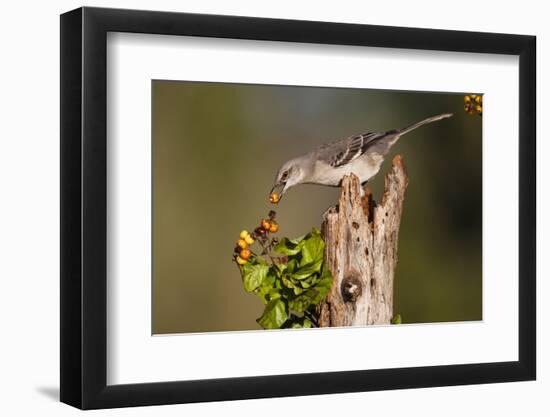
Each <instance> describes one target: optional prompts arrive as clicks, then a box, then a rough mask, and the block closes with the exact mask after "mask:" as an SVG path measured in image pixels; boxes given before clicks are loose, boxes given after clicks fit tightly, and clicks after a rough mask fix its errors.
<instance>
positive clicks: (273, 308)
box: [256, 299, 288, 329]
mask: <svg viewBox="0 0 550 417" xmlns="http://www.w3.org/2000/svg"><path fill="white" fill-rule="evenodd" d="M287 319H288V313H287V311H286V305H285V303H284V302H283V301H282V300H281V299H277V300H273V301H270V302H269V303H268V304H267V306H266V307H265V310H264V313H263V314H262V316H261V317H260V318H259V319H258V320H256V321H257V322H258V324H259V325H260V326H262V327H263V328H264V329H279V328H281V326H282V325H283V324H284V322H285V321H286V320H287Z"/></svg>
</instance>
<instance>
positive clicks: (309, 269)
mask: <svg viewBox="0 0 550 417" xmlns="http://www.w3.org/2000/svg"><path fill="white" fill-rule="evenodd" d="M322 266H323V259H322V258H321V259H319V260H317V261H316V262H312V263H308V264H305V265H303V266H301V267H300V268H298V269H297V270H295V271H293V272H292V274H291V276H292V278H294V279H305V278H309V277H310V276H311V275H313V274H315V273H317V272H319V271H320V270H321V267H322Z"/></svg>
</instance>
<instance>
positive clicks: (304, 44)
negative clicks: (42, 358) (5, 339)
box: [61, 8, 536, 409]
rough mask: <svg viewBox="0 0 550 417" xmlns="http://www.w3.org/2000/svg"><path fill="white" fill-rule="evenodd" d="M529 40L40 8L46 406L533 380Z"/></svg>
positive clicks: (531, 57) (532, 125)
mask: <svg viewBox="0 0 550 417" xmlns="http://www.w3.org/2000/svg"><path fill="white" fill-rule="evenodd" d="M535 103H536V99H535V38H534V37H532V36H524V35H508V34H491V33H474V32H458V31H446V30H429V29H414V28H397V27H383V26H370V25H355V24H339V23H326V22H310V21H292V20H276V19H263V18H250V17H234V16H214V15H197V14H184V13H168V12H151V11H135V10H115V9H98V8H81V9H77V10H74V11H71V12H68V13H66V14H63V15H62V16H61V210H62V211H61V267H62V268H61V400H62V401H63V402H65V403H67V404H71V405H73V406H76V407H79V408H83V409H90V408H110V407H124V406H138V405H155V404H172V403H186V402H199V401H217V400H232V399H247V398H263V397H276V396H297V395H312V394H324V393H341V392H354V391H368V390H386V389H399V388H416V387H433V386H444V385H459V384H479V383H493V382H505V381H521V380H531V379H535V375H536V371H535V370H536V352H535V344H536V343H535V341H536V334H535V328H536V317H535V244H536V241H535V231H536V225H535V214H536V213H535V200H536V195H535V162H536V158H535V154H536V149H535Z"/></svg>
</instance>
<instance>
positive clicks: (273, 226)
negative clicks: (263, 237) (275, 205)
mask: <svg viewBox="0 0 550 417" xmlns="http://www.w3.org/2000/svg"><path fill="white" fill-rule="evenodd" d="M269 231H270V232H271V233H277V232H278V231H279V225H278V224H277V223H271V227H270V228H269Z"/></svg>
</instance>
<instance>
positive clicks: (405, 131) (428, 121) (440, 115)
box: [397, 113, 453, 136]
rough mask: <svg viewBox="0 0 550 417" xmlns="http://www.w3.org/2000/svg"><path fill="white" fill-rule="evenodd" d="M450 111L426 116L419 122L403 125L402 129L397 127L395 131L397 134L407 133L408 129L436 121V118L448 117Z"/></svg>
mask: <svg viewBox="0 0 550 417" xmlns="http://www.w3.org/2000/svg"><path fill="white" fill-rule="evenodd" d="M452 115H453V114H452V113H443V114H438V115H437V116H432V117H428V118H427V119H424V120H421V121H419V122H416V123H413V124H412V125H410V126H407V127H404V128H403V129H399V130H398V131H397V132H398V134H399V136H401V135H404V134H405V133H409V132H410V131H412V130H414V129H418V128H419V127H420V126H424V125H427V124H428V123H432V122H437V121H438V120H442V119H447V118H448V117H451V116H452Z"/></svg>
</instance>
